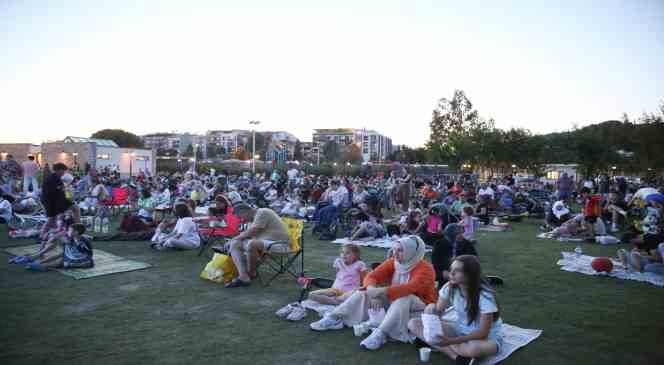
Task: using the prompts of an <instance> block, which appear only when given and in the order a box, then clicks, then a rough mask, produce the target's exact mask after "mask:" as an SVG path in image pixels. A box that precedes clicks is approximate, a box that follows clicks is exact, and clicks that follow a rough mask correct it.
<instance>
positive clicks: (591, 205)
mask: <svg viewBox="0 0 664 365" xmlns="http://www.w3.org/2000/svg"><path fill="white" fill-rule="evenodd" d="M583 215H584V216H586V217H599V216H601V215H602V197H601V196H600V195H593V196H591V197H590V199H588V202H587V203H586V206H585V208H584V209H583Z"/></svg>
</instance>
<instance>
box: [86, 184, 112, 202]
mask: <svg viewBox="0 0 664 365" xmlns="http://www.w3.org/2000/svg"><path fill="white" fill-rule="evenodd" d="M90 195H91V196H92V197H95V198H97V199H99V200H100V201H103V200H106V199H108V198H109V197H108V190H106V187H105V186H104V185H102V184H97V185H96V186H95V187H94V188H92V192H91V193H90Z"/></svg>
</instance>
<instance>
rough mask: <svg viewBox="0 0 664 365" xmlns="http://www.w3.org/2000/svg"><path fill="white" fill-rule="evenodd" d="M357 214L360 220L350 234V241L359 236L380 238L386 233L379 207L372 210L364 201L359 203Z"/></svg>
mask: <svg viewBox="0 0 664 365" xmlns="http://www.w3.org/2000/svg"><path fill="white" fill-rule="evenodd" d="M357 216H358V220H359V221H360V222H359V224H358V225H357V226H356V227H355V229H354V231H353V234H352V235H351V236H350V240H351V241H355V240H358V239H360V238H372V239H375V238H382V237H384V236H385V234H386V233H387V232H386V231H385V227H384V226H383V214H382V213H381V212H380V209H378V210H376V211H372V210H370V209H369V206H368V205H367V204H366V203H361V204H360V212H359V214H358V215H357Z"/></svg>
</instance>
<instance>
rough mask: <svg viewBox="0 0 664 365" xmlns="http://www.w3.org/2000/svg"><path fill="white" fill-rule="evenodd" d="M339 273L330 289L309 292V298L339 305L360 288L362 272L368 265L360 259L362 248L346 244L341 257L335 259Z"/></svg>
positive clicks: (335, 265)
mask: <svg viewBox="0 0 664 365" xmlns="http://www.w3.org/2000/svg"><path fill="white" fill-rule="evenodd" d="M334 269H335V270H336V272H337V274H336V277H335V279H334V284H332V287H331V288H329V289H321V290H316V291H312V292H311V293H309V299H311V300H313V301H315V302H318V303H321V304H332V305H338V304H341V303H343V301H344V300H346V299H348V297H350V296H351V294H353V292H354V291H355V290H357V289H359V288H360V286H361V284H362V280H361V278H362V274H363V273H364V271H365V270H366V265H365V264H364V262H363V261H362V260H360V248H359V247H358V246H355V245H350V244H349V245H344V246H343V247H342V248H341V254H340V257H338V258H337V259H336V260H334Z"/></svg>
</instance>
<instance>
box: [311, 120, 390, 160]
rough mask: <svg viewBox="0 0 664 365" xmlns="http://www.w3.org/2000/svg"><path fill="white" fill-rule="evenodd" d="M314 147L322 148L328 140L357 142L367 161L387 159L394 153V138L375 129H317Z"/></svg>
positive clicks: (337, 142)
mask: <svg viewBox="0 0 664 365" xmlns="http://www.w3.org/2000/svg"><path fill="white" fill-rule="evenodd" d="M312 140H313V141H312V148H314V149H315V148H317V147H318V148H322V145H323V144H325V143H328V142H334V143H336V144H338V145H346V146H347V145H350V144H355V145H357V146H358V147H360V148H361V150H362V159H363V160H364V161H365V162H367V161H380V160H386V159H387V158H388V156H389V155H390V154H391V153H392V139H391V138H389V137H387V136H384V135H382V134H380V133H378V132H376V131H374V130H367V129H354V128H336V129H315V130H314V134H313V138H312Z"/></svg>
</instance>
